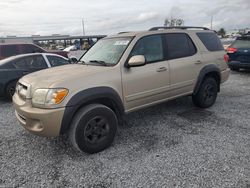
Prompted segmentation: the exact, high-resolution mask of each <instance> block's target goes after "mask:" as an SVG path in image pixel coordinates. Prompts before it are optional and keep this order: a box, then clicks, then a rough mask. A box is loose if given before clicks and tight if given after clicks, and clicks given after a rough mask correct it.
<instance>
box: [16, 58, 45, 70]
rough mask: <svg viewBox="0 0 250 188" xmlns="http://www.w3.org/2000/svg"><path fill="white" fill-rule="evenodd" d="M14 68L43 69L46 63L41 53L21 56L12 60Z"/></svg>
mask: <svg viewBox="0 0 250 188" xmlns="http://www.w3.org/2000/svg"><path fill="white" fill-rule="evenodd" d="M13 65H14V66H15V67H16V68H30V69H43V68H47V64H46V62H45V60H44V59H43V57H42V56H41V55H36V56H28V57H22V58H19V59H17V60H14V61H13Z"/></svg>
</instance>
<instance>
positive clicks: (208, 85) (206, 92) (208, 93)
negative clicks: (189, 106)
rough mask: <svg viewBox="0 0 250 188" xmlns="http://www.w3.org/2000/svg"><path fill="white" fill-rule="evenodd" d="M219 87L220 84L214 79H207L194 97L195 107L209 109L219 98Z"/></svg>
mask: <svg viewBox="0 0 250 188" xmlns="http://www.w3.org/2000/svg"><path fill="white" fill-rule="evenodd" d="M218 87H219V86H218V83H217V81H216V80H215V79H214V78H212V77H207V78H205V80H204V81H203V82H202V84H201V86H200V88H199V91H198V92H197V93H196V94H195V95H193V96H192V99H193V103H194V105H195V106H198V107H200V108H208V107H210V106H212V105H213V104H214V103H215V101H216V98H217V93H218Z"/></svg>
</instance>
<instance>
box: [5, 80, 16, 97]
mask: <svg viewBox="0 0 250 188" xmlns="http://www.w3.org/2000/svg"><path fill="white" fill-rule="evenodd" d="M15 90H16V81H12V82H10V83H8V85H7V86H6V89H5V96H6V98H7V99H9V100H11V99H12V96H13V95H14V94H15Z"/></svg>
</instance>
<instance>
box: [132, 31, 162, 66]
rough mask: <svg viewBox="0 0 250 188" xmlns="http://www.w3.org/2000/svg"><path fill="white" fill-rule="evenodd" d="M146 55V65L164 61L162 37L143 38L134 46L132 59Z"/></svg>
mask: <svg viewBox="0 0 250 188" xmlns="http://www.w3.org/2000/svg"><path fill="white" fill-rule="evenodd" d="M135 55H144V57H145V59H146V63H153V62H157V61H162V60H163V59H164V54H163V45H162V37H161V35H151V36H147V37H143V38H142V39H140V40H139V41H138V42H137V43H136V45H135V46H134V48H133V50H132V52H131V55H130V56H131V57H132V56H135Z"/></svg>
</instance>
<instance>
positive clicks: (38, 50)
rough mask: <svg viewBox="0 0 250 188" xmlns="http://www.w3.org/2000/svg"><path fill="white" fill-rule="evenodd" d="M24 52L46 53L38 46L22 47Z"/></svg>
mask: <svg viewBox="0 0 250 188" xmlns="http://www.w3.org/2000/svg"><path fill="white" fill-rule="evenodd" d="M22 51H23V53H35V52H40V53H42V52H44V50H42V49H41V48H38V47H37V46H34V45H31V44H24V45H22Z"/></svg>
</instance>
